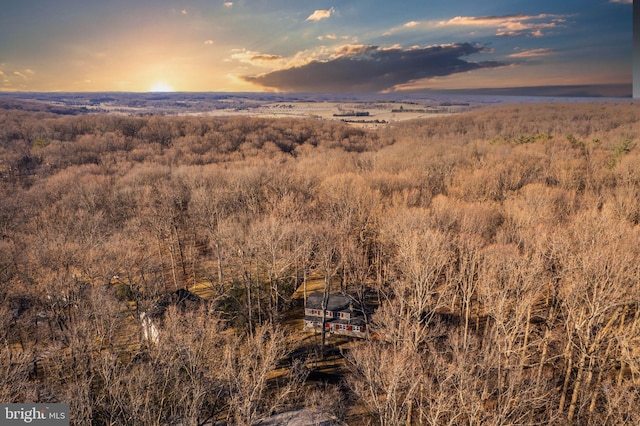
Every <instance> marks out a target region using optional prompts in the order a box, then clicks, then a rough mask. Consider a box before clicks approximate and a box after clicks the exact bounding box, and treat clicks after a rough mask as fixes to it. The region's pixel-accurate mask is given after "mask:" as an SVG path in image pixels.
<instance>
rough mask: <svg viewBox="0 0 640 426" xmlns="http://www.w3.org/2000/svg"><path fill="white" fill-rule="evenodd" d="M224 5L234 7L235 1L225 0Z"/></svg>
mask: <svg viewBox="0 0 640 426" xmlns="http://www.w3.org/2000/svg"><path fill="white" fill-rule="evenodd" d="M224 7H233V2H231V1H225V2H224Z"/></svg>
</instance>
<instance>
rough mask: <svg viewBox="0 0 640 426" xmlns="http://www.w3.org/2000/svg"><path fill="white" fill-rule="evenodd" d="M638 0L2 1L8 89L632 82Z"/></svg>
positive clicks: (390, 88)
mask: <svg viewBox="0 0 640 426" xmlns="http://www.w3.org/2000/svg"><path fill="white" fill-rule="evenodd" d="M632 10H633V6H632V0H561V1H560V0H536V1H531V0H493V1H489V0H487V1H478V0H443V1H441V0H410V1H388V0H386V1H382V0H332V1H325V0H230V1H225V0H3V1H2V4H1V5H0V91H5V92H10V91H38V92H40V91H42V92H48V91H77V92H95V91H124V92H147V91H207V92H227V91H228V92H261V91H278V92H340V93H357V92H363V93H391V92H403V91H421V90H443V89H487V88H503V87H528V86H566V85H604V84H626V85H629V87H631V86H630V85H631V81H632V59H631V58H632V32H633V28H632V27H633V25H632V17H633V14H632Z"/></svg>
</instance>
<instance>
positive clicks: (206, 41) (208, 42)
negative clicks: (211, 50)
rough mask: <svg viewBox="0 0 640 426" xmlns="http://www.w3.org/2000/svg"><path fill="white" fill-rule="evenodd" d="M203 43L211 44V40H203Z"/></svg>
mask: <svg viewBox="0 0 640 426" xmlns="http://www.w3.org/2000/svg"><path fill="white" fill-rule="evenodd" d="M204 44H206V45H212V44H213V40H205V41H204Z"/></svg>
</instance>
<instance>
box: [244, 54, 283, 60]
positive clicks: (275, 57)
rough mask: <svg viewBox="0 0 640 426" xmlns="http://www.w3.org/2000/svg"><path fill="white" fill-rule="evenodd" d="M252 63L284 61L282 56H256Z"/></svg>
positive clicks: (253, 57) (252, 58)
mask: <svg viewBox="0 0 640 426" xmlns="http://www.w3.org/2000/svg"><path fill="white" fill-rule="evenodd" d="M250 59H251V61H279V60H281V59H282V56H280V55H264V54H260V55H254V56H252V57H251V58H250Z"/></svg>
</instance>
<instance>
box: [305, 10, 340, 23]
mask: <svg viewBox="0 0 640 426" xmlns="http://www.w3.org/2000/svg"><path fill="white" fill-rule="evenodd" d="M334 12H335V9H334V8H333V7H332V8H331V9H328V10H323V9H320V10H316V11H314V12H313V13H312V14H311V15H309V17H308V18H307V19H305V21H316V22H318V21H321V20H323V19H327V18H330V17H331V15H333V13H334Z"/></svg>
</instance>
